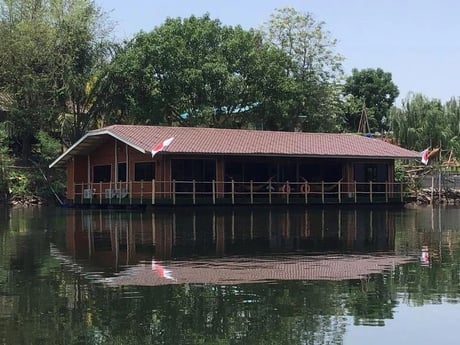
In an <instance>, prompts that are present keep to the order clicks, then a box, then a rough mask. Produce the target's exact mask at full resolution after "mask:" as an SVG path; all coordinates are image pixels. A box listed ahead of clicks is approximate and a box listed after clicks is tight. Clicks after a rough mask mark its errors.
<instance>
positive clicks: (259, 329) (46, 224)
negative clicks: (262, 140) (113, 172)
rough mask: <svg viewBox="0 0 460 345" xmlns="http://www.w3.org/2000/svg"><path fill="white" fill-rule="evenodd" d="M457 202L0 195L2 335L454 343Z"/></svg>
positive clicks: (459, 234) (20, 339)
mask: <svg viewBox="0 0 460 345" xmlns="http://www.w3.org/2000/svg"><path fill="white" fill-rule="evenodd" d="M459 220H460V209H459V208H456V207H441V208H434V209H433V208H431V207H422V208H385V207H378V208H369V207H360V208H334V207H328V208H307V209H306V208H302V207H299V208H294V207H290V208H283V207H281V208H264V207H259V208H248V207H235V208H214V209H213V208H196V209H193V208H184V209H177V210H172V209H166V208H165V209H158V210H154V211H151V210H147V211H144V212H122V211H115V210H112V211H109V210H72V209H60V208H25V209H21V208H19V209H7V208H5V209H0V344H8V345H16V344H128V345H129V344H248V345H251V344H288V345H290V344H353V345H356V344H358V345H359V344H388V343H392V344H417V345H421V344H433V343H434V342H437V343H439V344H457V343H458V339H457V337H458V336H457V334H458V333H457V328H456V327H457V325H458V321H459V320H460V316H459V315H460V306H459V304H458V302H459V293H460V285H459V284H460V276H459V273H460V221H459Z"/></svg>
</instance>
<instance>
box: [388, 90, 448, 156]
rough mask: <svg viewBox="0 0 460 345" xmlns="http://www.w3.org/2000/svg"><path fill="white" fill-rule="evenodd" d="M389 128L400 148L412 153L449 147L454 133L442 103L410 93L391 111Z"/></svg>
mask: <svg viewBox="0 0 460 345" xmlns="http://www.w3.org/2000/svg"><path fill="white" fill-rule="evenodd" d="M389 122H390V125H391V129H392V130H393V131H394V135H395V137H396V138H398V140H399V141H400V143H401V145H402V146H404V147H407V148H410V149H414V150H420V151H421V150H423V149H425V148H427V147H438V146H442V147H444V148H447V147H449V148H450V147H452V138H453V137H454V133H453V132H452V129H453V128H452V127H451V126H450V125H449V119H448V116H447V113H446V111H445V109H444V107H443V105H442V103H441V102H440V101H439V100H437V99H429V98H427V97H426V96H423V95H422V94H410V95H409V96H407V97H406V98H405V99H404V100H403V101H402V107H401V108H394V109H392V111H391V112H390V121H389Z"/></svg>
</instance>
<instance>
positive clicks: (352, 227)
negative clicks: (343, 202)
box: [67, 208, 395, 270]
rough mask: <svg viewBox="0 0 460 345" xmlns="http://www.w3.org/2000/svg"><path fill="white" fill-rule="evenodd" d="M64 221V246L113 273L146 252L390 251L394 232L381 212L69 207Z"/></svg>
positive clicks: (173, 255)
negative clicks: (130, 210)
mask: <svg viewBox="0 0 460 345" xmlns="http://www.w3.org/2000/svg"><path fill="white" fill-rule="evenodd" d="M67 221H68V224H67V251H69V252H70V254H71V255H72V256H73V257H75V258H76V259H90V261H91V263H92V264H95V265H98V266H99V265H100V266H102V267H105V268H107V269H110V268H111V269H115V270H118V268H119V267H120V266H124V265H132V264H136V263H138V262H140V261H146V260H147V261H148V260H150V259H151V258H152V257H155V258H156V259H160V260H168V259H177V258H193V257H216V256H218V257H222V256H232V255H248V256H251V255H265V254H279V253H293V252H295V253H302V254H318V253H327V252H347V253H366V252H376V251H392V250H393V248H394V236H395V225H394V221H393V218H392V217H391V216H390V215H389V213H388V211H386V210H382V211H372V210H364V211H359V210H354V209H349V210H330V209H304V208H299V209H292V208H290V209H286V208H280V209H278V208H274V209H270V210H267V209H266V208H251V209H249V208H233V209H230V210H228V209H226V210H224V209H213V210H209V209H207V210H204V209H201V210H200V209H198V210H197V209H185V210H162V211H161V212H156V213H146V212H143V213H142V212H139V213H124V212H119V213H114V212H108V211H102V210H92V211H79V210H73V211H70V212H69V215H68V219H67Z"/></svg>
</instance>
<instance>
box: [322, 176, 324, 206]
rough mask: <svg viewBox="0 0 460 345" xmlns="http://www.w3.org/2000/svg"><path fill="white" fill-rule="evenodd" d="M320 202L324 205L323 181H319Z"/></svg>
mask: <svg viewBox="0 0 460 345" xmlns="http://www.w3.org/2000/svg"><path fill="white" fill-rule="evenodd" d="M321 201H322V202H323V204H324V180H322V181H321Z"/></svg>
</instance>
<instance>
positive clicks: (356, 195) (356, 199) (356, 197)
mask: <svg viewBox="0 0 460 345" xmlns="http://www.w3.org/2000/svg"><path fill="white" fill-rule="evenodd" d="M353 182H354V186H355V193H354V194H355V204H356V203H357V202H358V193H357V187H356V181H353Z"/></svg>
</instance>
